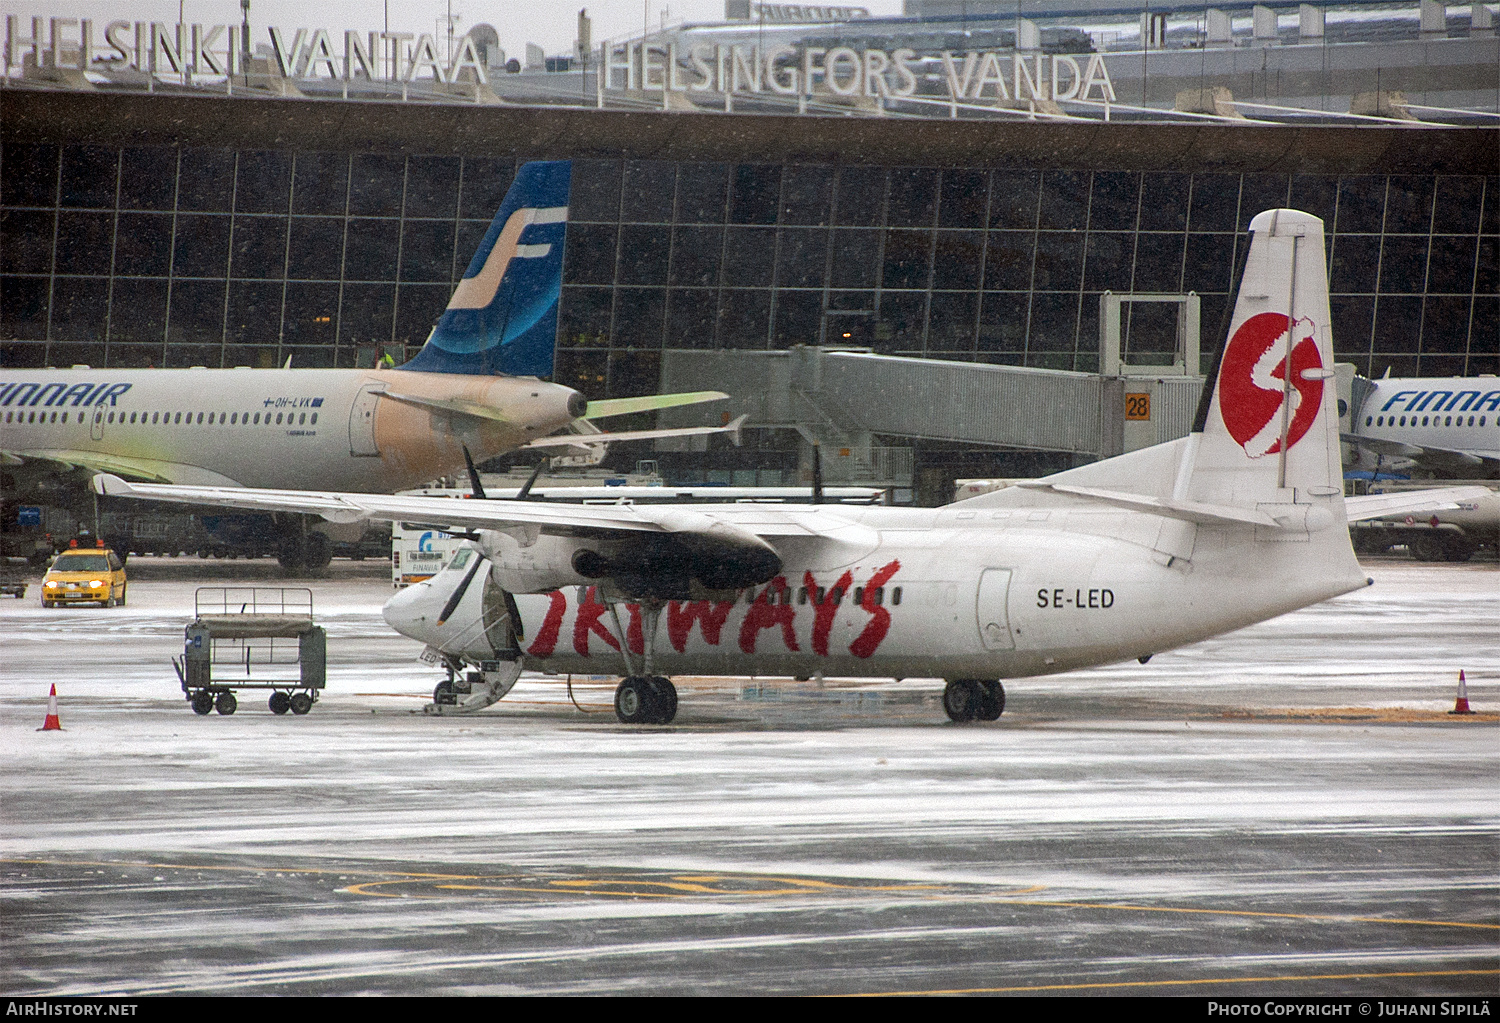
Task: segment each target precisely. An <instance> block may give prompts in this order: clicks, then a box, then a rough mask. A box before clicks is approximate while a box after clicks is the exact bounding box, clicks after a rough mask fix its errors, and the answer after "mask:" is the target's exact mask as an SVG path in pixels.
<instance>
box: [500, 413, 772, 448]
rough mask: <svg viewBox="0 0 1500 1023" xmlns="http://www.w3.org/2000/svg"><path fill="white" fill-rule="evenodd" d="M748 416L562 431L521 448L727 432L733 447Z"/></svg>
mask: <svg viewBox="0 0 1500 1023" xmlns="http://www.w3.org/2000/svg"><path fill="white" fill-rule="evenodd" d="M747 418H748V416H740V417H739V418H738V419H736V420H735V421H734V422H732V423H730V424H729V425H727V426H683V427H677V428H673V429H668V430H622V431H620V432H619V433H564V434H559V435H558V436H556V437H541V438H538V439H537V440H533V441H528V442H527V443H525V444H522V445H521V446H522V447H523V448H559V447H568V448H580V449H582V450H584V451H587V450H588V449H589V448H591V447H593V446H594V445H596V444H608V443H609V442H610V441H626V440H656V439H658V438H660V437H702V436H706V435H709V434H715V433H723V434H728V435H729V439H730V440H731V441H733V442H734V446H735V447H739V446H740V429H741V428H742V427H743V426H744V425H745V420H746V419H747Z"/></svg>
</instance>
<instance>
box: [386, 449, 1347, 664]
mask: <svg viewBox="0 0 1500 1023" xmlns="http://www.w3.org/2000/svg"><path fill="white" fill-rule="evenodd" d="M1179 443H1181V442H1179ZM1324 500H1325V501H1328V502H1330V503H1331V501H1332V499H1331V498H1325V499H1324ZM1010 501H1011V502H1013V506H1011V507H994V506H989V507H976V508H969V507H966V505H967V504H969V502H960V503H958V504H955V505H950V506H948V507H945V508H940V509H896V508H882V507H871V508H849V507H840V508H808V509H804V510H798V511H795V512H788V511H785V510H783V511H782V512H781V513H780V514H782V515H787V514H791V515H793V516H807V517H808V518H809V519H810V520H813V519H817V518H822V519H824V520H832V521H836V522H838V523H840V524H841V525H840V526H839V529H838V532H839V534H840V542H839V543H837V544H836V545H830V544H828V542H827V541H826V540H824V539H822V538H816V539H812V540H810V541H809V542H806V543H798V542H795V541H791V540H787V539H782V540H779V541H778V542H777V543H776V548H777V551H778V552H779V553H780V554H781V556H782V559H783V571H782V572H781V573H779V574H778V575H777V576H776V578H774V579H773V580H771V581H770V582H769V583H767V584H765V585H761V586H757V587H753V588H752V589H751V590H750V591H748V592H747V593H745V594H742V595H741V596H740V597H739V598H738V599H736V600H734V601H733V602H726V601H711V600H700V601H671V602H668V603H667V605H666V607H665V608H664V609H663V610H662V611H661V618H660V624H659V627H658V629H657V633H656V642H655V643H654V645H653V647H652V651H651V653H652V663H653V670H654V671H659V672H661V673H663V674H666V675H672V674H690V675H788V676H801V677H808V676H817V675H829V676H865V677H898V678H899V677H908V676H913V677H938V678H949V679H952V678H975V679H986V678H988V679H994V678H1021V677H1025V676H1030V675H1044V674H1050V673H1053V672H1061V671H1068V670H1072V669H1076V668H1079V667H1084V666H1088V665H1094V664H1104V663H1109V662H1112V661H1119V660H1125V659H1129V658H1139V657H1147V656H1149V655H1152V654H1155V653H1159V652H1161V651H1164V650H1169V649H1172V648H1174V647H1178V646H1182V645H1183V644H1186V643H1192V642H1196V641H1198V640H1200V639H1204V638H1206V637H1209V636H1213V635H1216V634H1219V633H1222V632H1226V631H1228V630H1231V629H1236V628H1240V627H1242V626H1244V625H1248V624H1251V623H1253V622H1256V621H1261V620H1264V619H1265V618H1269V617H1272V616H1275V615H1278V614H1282V613H1284V612H1287V611H1291V610H1294V609H1296V608H1299V607H1305V606H1307V605H1308V604H1312V603H1316V602H1318V601H1320V600H1326V599H1328V598H1330V597H1334V596H1337V595H1339V594H1341V593H1346V592H1348V591H1350V590H1353V589H1356V588H1359V587H1362V586H1364V585H1366V582H1367V580H1366V578H1365V574H1364V573H1363V572H1362V571H1360V569H1359V566H1358V564H1357V563H1356V562H1355V560H1354V559H1353V557H1352V556H1350V557H1344V558H1340V559H1338V560H1337V561H1336V562H1335V564H1336V566H1337V569H1338V570H1337V571H1330V569H1331V568H1333V567H1334V565H1330V564H1328V561H1329V560H1331V559H1325V558H1321V557H1320V558H1318V559H1317V560H1318V562H1319V563H1320V564H1319V566H1318V568H1317V570H1315V571H1310V570H1309V566H1308V565H1307V564H1306V558H1307V553H1308V550H1307V548H1308V544H1307V543H1306V542H1301V543H1299V542H1282V540H1283V538H1281V537H1266V538H1264V539H1261V540H1257V539H1256V537H1255V535H1254V532H1255V531H1254V530H1253V529H1251V530H1245V529H1243V528H1236V527H1218V528H1216V527H1211V526H1198V527H1197V532H1198V536H1197V538H1196V546H1197V547H1199V548H1201V550H1200V551H1198V552H1197V553H1195V554H1194V555H1193V557H1192V558H1191V560H1185V559H1180V558H1177V559H1174V557H1173V555H1171V554H1168V553H1165V552H1163V551H1162V550H1161V549H1159V548H1160V547H1162V546H1170V541H1168V542H1167V543H1163V542H1162V539H1161V533H1162V531H1163V530H1162V526H1163V523H1162V519H1161V518H1160V517H1158V516H1155V515H1150V514H1145V513H1141V512H1132V511H1125V510H1120V509H1093V508H1087V507H1080V505H1079V503H1078V502H1077V501H1075V500H1071V499H1068V498H1059V497H1057V496H1054V495H1045V494H1037V493H1024V492H1021V491H1015V492H1013V493H1012V494H1011V496H1010ZM733 510H734V509H733V508H722V509H717V510H716V514H717V515H719V516H721V517H725V516H731V520H732V512H733ZM1216 532H1217V533H1219V534H1220V535H1218V536H1213V535H1212V534H1213V533H1216ZM1300 536H1301V538H1302V539H1303V540H1304V541H1305V540H1306V538H1307V534H1306V533H1302V534H1300ZM543 542H545V540H544V541H543ZM1190 546H1191V545H1190ZM799 548H802V549H800V550H799ZM485 549H486V551H487V552H490V551H493V554H492V555H491V557H492V560H494V561H495V562H496V564H497V565H501V566H504V565H505V562H506V558H505V555H504V553H502V552H501V551H500V550H498V549H496V547H495V545H493V544H488V543H487V544H485ZM835 551H836V552H837V553H835ZM501 571H503V567H502V569H501ZM463 573H464V569H463V568H462V567H448V568H445V569H444V570H443V571H442V572H440V573H439V574H438V575H436V576H434V577H433V578H432V579H431V580H430V581H428V582H424V583H419V584H416V585H414V586H411V587H408V588H407V589H405V590H403V591H401V593H399V594H397V595H396V596H394V597H393V598H392V599H391V600H390V601H389V603H388V604H387V605H386V610H385V616H386V619H387V621H389V622H390V623H391V624H392V625H393V626H394V627H396V628H398V629H399V631H401V632H403V633H405V634H406V635H408V636H411V637H412V638H414V639H417V640H420V641H422V642H424V643H427V644H429V645H430V646H432V647H434V648H436V649H439V650H442V651H444V652H445V653H450V654H459V655H461V656H463V657H464V658H465V659H466V660H469V661H471V662H475V663H477V662H482V661H486V660H491V659H493V658H495V657H496V656H497V651H496V650H495V649H494V648H493V640H494V638H495V637H493V636H487V635H486V633H485V630H484V628H483V627H482V624H481V623H482V622H484V621H486V620H490V619H491V618H493V615H492V614H485V613H484V609H483V607H482V604H483V601H484V594H483V591H484V587H481V586H477V585H476V586H471V587H469V589H468V591H467V592H466V593H465V595H464V598H463V600H462V602H461V603H460V604H459V605H458V607H457V608H456V610H454V611H453V612H451V613H450V616H449V618H448V620H447V621H446V623H445V624H443V625H441V626H440V625H438V624H437V620H438V618H439V617H440V614H441V612H442V610H443V607H444V604H445V602H446V600H447V599H448V597H449V596H450V594H452V593H453V592H454V589H455V587H456V586H457V585H458V583H459V580H460V579H461V577H462V575H463ZM838 587H843V588H844V594H843V598H842V600H837V598H835V597H834V596H833V591H835V589H836V588H838ZM820 591H821V594H820ZM820 595H821V596H822V597H823V600H822V601H821V602H819V600H818V598H819V596H820ZM898 595H899V596H898ZM898 601H899V602H898ZM515 602H516V606H517V610H518V611H519V613H520V618H521V621H522V623H523V629H522V630H521V633H522V636H523V637H524V638H523V639H522V641H521V642H520V644H519V647H520V650H521V651H522V652H523V653H524V655H525V661H526V664H527V666H528V667H531V668H533V669H537V670H541V671H546V672H553V673H573V674H590V673H592V674H601V673H602V674H610V673H619V672H620V670H621V667H622V656H621V654H620V653H619V649H618V648H619V645H620V642H621V637H620V634H619V627H617V625H616V621H615V618H614V615H613V614H612V613H611V611H610V610H609V608H608V607H607V605H605V604H604V603H602V602H601V599H600V596H599V591H598V590H597V589H596V588H595V587H594V586H589V585H573V586H563V587H560V588H559V589H557V590H554V591H552V592H551V593H548V594H541V595H519V594H518V595H517V596H516V597H515ZM626 607H627V609H628V616H627V615H625V614H622V615H621V616H620V619H619V626H623V629H624V632H625V634H626V637H627V638H628V639H629V642H630V649H631V651H632V652H633V653H635V654H641V653H643V640H642V636H643V629H642V627H641V618H640V608H639V605H636V604H628V605H626Z"/></svg>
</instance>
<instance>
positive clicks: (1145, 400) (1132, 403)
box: [1125, 392, 1151, 419]
mask: <svg viewBox="0 0 1500 1023" xmlns="http://www.w3.org/2000/svg"><path fill="white" fill-rule="evenodd" d="M1125 418H1126V419H1150V418H1151V395H1150V393H1149V392H1148V393H1146V394H1127V395H1125Z"/></svg>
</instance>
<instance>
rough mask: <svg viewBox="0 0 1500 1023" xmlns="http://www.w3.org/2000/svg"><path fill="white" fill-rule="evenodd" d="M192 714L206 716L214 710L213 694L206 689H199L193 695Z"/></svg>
mask: <svg viewBox="0 0 1500 1023" xmlns="http://www.w3.org/2000/svg"><path fill="white" fill-rule="evenodd" d="M192 703H193V713H194V714H200V715H201V714H207V713H208V712H209V711H211V710H213V709H214V694H213V693H210V692H209V691H208V690H207V689H200V690H198V691H197V692H196V693H194V694H193V701H192Z"/></svg>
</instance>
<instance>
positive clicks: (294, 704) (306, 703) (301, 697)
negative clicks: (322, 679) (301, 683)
mask: <svg viewBox="0 0 1500 1023" xmlns="http://www.w3.org/2000/svg"><path fill="white" fill-rule="evenodd" d="M312 705H313V698H312V697H311V696H308V695H307V694H306V693H293V694H292V695H291V697H290V698H289V699H288V700H287V706H289V707H290V708H291V710H292V713H293V714H296V715H297V716H298V717H301V716H302V715H303V714H306V713H307V712H308V711H310V710H312Z"/></svg>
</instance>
